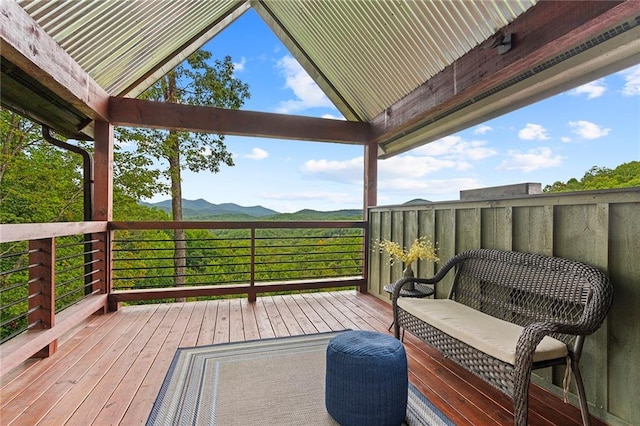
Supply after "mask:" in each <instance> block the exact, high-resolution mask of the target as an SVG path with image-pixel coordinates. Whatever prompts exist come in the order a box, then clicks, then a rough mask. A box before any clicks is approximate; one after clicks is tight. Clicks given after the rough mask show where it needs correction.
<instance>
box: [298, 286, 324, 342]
mask: <svg viewBox="0 0 640 426" xmlns="http://www.w3.org/2000/svg"><path fill="white" fill-rule="evenodd" d="M291 300H293V301H294V302H295V303H296V305H298V307H299V308H300V310H301V311H302V312H303V313H304V315H305V317H306V318H307V320H309V321H310V322H311V324H312V325H313V327H314V328H315V329H316V330H318V333H326V332H329V331H331V327H330V326H329V324H327V323H326V322H325V320H324V319H322V317H321V316H320V315H318V313H317V312H316V311H315V310H314V309H313V308H312V307H311V305H310V304H309V302H308V301H307V299H305V298H304V297H303V296H302V295H300V294H294V295H292V296H291Z"/></svg>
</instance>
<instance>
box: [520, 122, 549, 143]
mask: <svg viewBox="0 0 640 426" xmlns="http://www.w3.org/2000/svg"><path fill="white" fill-rule="evenodd" d="M518 137H519V138H520V139H522V140H525V141H534V140H537V141H542V140H545V139H549V135H548V134H547V129H545V128H544V127H543V126H541V125H540V124H532V123H527V125H526V126H524V128H523V129H520V131H519V132H518Z"/></svg>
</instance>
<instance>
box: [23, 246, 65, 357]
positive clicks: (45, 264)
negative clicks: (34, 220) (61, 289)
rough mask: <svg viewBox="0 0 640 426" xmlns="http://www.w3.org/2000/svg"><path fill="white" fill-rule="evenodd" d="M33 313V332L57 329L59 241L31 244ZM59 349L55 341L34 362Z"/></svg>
mask: <svg viewBox="0 0 640 426" xmlns="http://www.w3.org/2000/svg"><path fill="white" fill-rule="evenodd" d="M29 264H30V265H35V266H34V267H32V268H29V313H28V315H27V320H28V324H29V325H28V327H29V329H32V330H33V329H47V328H52V327H54V325H55V319H56V292H55V285H54V283H55V275H56V273H55V240H54V239H53V238H44V239H41V240H31V241H29ZM57 347H58V341H57V340H54V341H53V342H51V343H49V344H48V345H47V346H45V347H44V348H42V350H40V351H39V352H37V353H36V354H35V355H33V357H34V358H46V357H48V356H51V355H53V354H54V353H55V352H56V349H57Z"/></svg>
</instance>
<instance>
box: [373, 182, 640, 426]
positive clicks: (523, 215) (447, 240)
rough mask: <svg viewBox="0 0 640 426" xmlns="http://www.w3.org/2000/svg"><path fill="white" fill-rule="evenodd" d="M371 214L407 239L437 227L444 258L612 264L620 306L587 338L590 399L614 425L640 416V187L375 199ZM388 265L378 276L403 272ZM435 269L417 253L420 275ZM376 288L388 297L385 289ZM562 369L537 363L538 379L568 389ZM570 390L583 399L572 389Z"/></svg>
mask: <svg viewBox="0 0 640 426" xmlns="http://www.w3.org/2000/svg"><path fill="white" fill-rule="evenodd" d="M374 217H377V219H376V220H378V219H379V224H378V225H376V227H379V228H380V230H381V233H382V234H384V235H383V238H387V239H390V238H391V239H392V240H394V241H398V242H399V243H400V242H401V243H406V240H408V239H411V238H412V237H413V236H414V235H418V236H422V235H427V236H431V237H432V241H434V242H437V245H438V255H439V257H440V259H441V263H442V262H446V261H447V260H448V259H450V258H451V257H453V256H454V255H455V254H457V253H460V252H462V251H464V250H467V249H473V248H478V247H483V248H497V249H506V250H516V251H524V252H530V253H540V254H544V255H549V256H554V255H555V256H560V257H565V258H568V259H574V260H578V261H581V262H585V263H588V264H591V265H594V266H596V267H599V268H601V269H602V270H604V271H605V272H607V273H608V274H609V277H610V279H611V281H612V283H613V286H614V302H613V307H612V309H611V312H610V313H609V316H608V318H607V319H606V320H605V323H604V324H603V326H602V328H601V329H600V330H598V331H597V332H596V333H594V334H593V335H592V336H589V337H588V338H587V339H586V344H585V348H584V351H583V357H582V360H581V363H580V364H581V366H582V373H583V376H584V381H585V388H586V391H587V399H588V401H589V404H590V411H591V412H592V413H593V414H594V415H596V416H598V417H599V418H601V419H603V420H604V421H606V422H607V423H609V424H612V425H622V424H625V425H626V424H640V404H637V402H636V399H637V394H638V389H640V375H639V374H635V373H631V372H635V370H637V368H636V366H638V360H639V359H640V333H639V332H638V324H640V189H639V188H625V189H619V190H606V191H586V192H582V193H563V194H542V195H531V196H527V197H523V198H513V199H503V200H490V201H464V202H463V201H451V202H442V203H428V204H424V205H415V206H414V205H412V206H407V205H402V206H386V207H375V208H372V209H371V210H370V211H369V218H370V220H372V218H374ZM385 222H387V223H385ZM416 227H417V228H416ZM401 228H403V229H401ZM396 238H398V239H396ZM385 265H387V262H386V261H385V260H382V261H381V262H380V266H378V267H376V268H372V269H371V271H372V273H371V274H370V279H371V280H374V282H375V280H376V279H377V280H381V278H380V277H376V276H375V275H376V274H382V280H381V282H383V283H387V282H390V280H391V279H392V278H393V277H394V276H396V275H394V274H396V273H398V274H399V271H398V272H395V271H394V272H393V273H391V271H389V270H388V269H387V270H385V267H384V266H385ZM378 269H379V270H380V272H379V273H378V272H377V270H378ZM437 269H438V265H435V266H433V265H429V264H424V263H423V262H420V264H419V266H418V268H417V271H418V276H420V277H427V276H431V275H432V272H434V271H437ZM451 283H452V280H451V277H447V279H445V281H444V282H443V283H442V284H443V285H440V286H439V287H438V289H437V291H436V297H438V298H444V297H446V296H447V295H448V291H449V288H450V287H451ZM381 288H382V285H381V286H380V292H381V293H384V292H382V290H381ZM374 294H375V293H374ZM379 297H381V298H383V299H384V300H389V296H388V294H386V293H384V294H379ZM563 373H564V368H563V367H559V368H555V369H554V370H553V371H552V370H551V369H544V370H538V371H537V372H536V373H535V376H536V377H535V378H534V381H535V382H536V383H538V384H541V385H542V386H544V387H546V388H548V389H549V390H551V391H552V392H554V393H556V394H558V395H561V394H562V375H563ZM630 373H631V374H630ZM572 391H573V392H575V387H574V386H572ZM570 398H571V401H572V402H573V403H574V404H576V403H577V398H576V397H575V396H574V395H570Z"/></svg>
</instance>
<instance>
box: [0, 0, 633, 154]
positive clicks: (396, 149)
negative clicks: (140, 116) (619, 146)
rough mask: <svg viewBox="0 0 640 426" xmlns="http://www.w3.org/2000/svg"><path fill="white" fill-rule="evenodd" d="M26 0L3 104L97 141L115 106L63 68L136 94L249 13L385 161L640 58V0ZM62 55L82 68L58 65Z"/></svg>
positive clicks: (6, 51) (6, 21) (5, 15)
mask: <svg viewBox="0 0 640 426" xmlns="http://www.w3.org/2000/svg"><path fill="white" fill-rule="evenodd" d="M17 5H18V6H16V4H14V2H9V1H3V2H2V5H0V8H2V10H1V12H2V13H1V14H0V23H2V29H1V30H0V31H1V35H2V80H0V82H1V84H2V86H1V87H0V89H1V90H2V92H1V99H2V104H3V106H7V107H10V108H12V109H14V110H16V111H19V112H21V113H23V114H25V115H28V116H30V117H32V118H35V119H37V120H38V121H41V122H46V123H45V124H47V125H50V126H52V127H54V128H55V129H56V130H58V131H60V132H62V133H63V134H66V135H68V136H75V137H83V135H84V134H86V133H89V135H90V131H87V130H86V129H85V126H86V125H88V124H90V122H91V120H92V119H95V118H97V117H98V116H101V115H107V116H102V117H101V118H102V119H107V120H108V112H106V110H104V111H102V112H101V111H97V110H100V107H99V106H97V105H93V106H91V105H89V108H85V107H84V106H83V105H80V104H82V103H83V102H82V99H77V98H78V97H80V98H82V97H83V96H84V95H83V94H82V93H79V94H78V93H76V95H75V97H74V96H73V94H71V95H72V96H71V98H72V99H69V97H68V96H67V95H65V93H63V92H64V90H62V91H61V90H60V88H59V87H55V86H60V85H63V86H64V85H65V84H66V85H67V86H69V85H70V83H68V82H65V81H64V78H65V77H64V74H65V73H71V74H73V73H75V74H74V75H73V76H71V77H70V79H71V80H78V78H79V77H78V74H82V73H86V78H85V80H91V81H90V83H91V84H90V86H91V85H95V86H97V88H93V89H91V90H94V91H95V92H96V94H94V95H93V96H92V98H91V99H93V100H94V101H95V99H96V98H99V97H100V96H102V95H101V94H102V93H103V91H104V93H106V95H107V96H111V97H135V96H137V95H138V94H140V93H141V92H142V91H143V90H144V89H146V88H147V87H149V86H150V85H151V84H153V83H154V82H155V81H156V80H157V79H158V78H159V77H161V76H162V75H164V74H165V73H166V72H167V71H169V70H170V69H171V68H173V67H174V66H176V65H177V64H179V63H180V62H181V61H182V60H184V59H185V58H186V57H187V56H188V55H189V54H190V53H192V52H194V51H195V50H197V49H198V48H200V47H201V46H202V45H204V44H205V43H206V42H207V41H208V40H210V39H211V38H212V37H214V36H215V35H216V34H218V33H219V32H220V31H222V30H223V29H224V28H225V27H226V26H228V25H230V24H231V23H233V21H234V20H235V19H237V18H238V17H239V16H241V15H242V14H243V13H244V12H246V11H247V10H249V9H250V8H254V9H255V11H256V12H257V13H258V14H259V15H260V17H261V18H262V19H263V20H264V21H265V23H266V24H267V25H268V26H269V27H270V28H271V30H272V31H273V32H274V33H275V34H276V35H277V36H278V37H279V38H280V39H281V40H282V42H283V43H284V44H285V45H286V46H287V48H288V49H289V50H290V52H291V53H292V54H293V56H294V57H295V58H296V59H297V60H298V61H299V62H300V63H301V65H302V66H303V67H304V68H305V69H306V71H307V72H308V73H309V75H310V76H311V77H312V78H313V79H314V80H315V81H316V83H317V84H318V85H319V86H320V88H321V89H322V90H323V91H324V92H325V93H326V94H327V96H328V97H329V98H330V99H331V100H332V101H333V102H334V104H335V105H336V107H337V108H338V109H339V110H340V111H341V112H342V114H343V115H344V116H345V117H346V118H347V119H348V120H351V121H359V122H364V123H368V125H369V131H368V135H369V136H368V137H369V138H370V140H371V141H374V142H376V143H377V144H378V156H379V157H388V156H392V155H395V154H397V153H400V152H403V151H406V150H407V149H410V148H413V147H415V146H419V145H422V144H424V143H428V142H430V141H432V140H435V139H437V138H439V137H442V136H444V135H447V134H450V133H453V132H455V131H458V130H461V129H464V128H466V127H469V126H472V125H475V124H478V123H480V122H482V121H485V120H487V119H490V118H493V117H495V116H497V115H499V114H503V113H505V112H508V111H511V110H514V109H516V108H519V107H521V106H523V105H526V104H529V103H531V102H535V101H537V100H539V99H542V98H544V97H547V96H550V95H552V94H555V93H558V92H560V91H563V90H567V89H568V88H570V87H574V86H577V85H579V84H582V83H585V82H587V81H589V80H592V79H594V78H597V77H599V76H602V75H606V74H608V73H611V72H614V71H617V70H620V69H623V68H625V67H628V66H630V65H634V64H637V63H639V62H640V2H638V1H584V2H578V1H541V2H537V1H536V0H493V1H489V0H478V1H436V0H424V1H418V0H411V1H391V0H389V1H356V0H322V1H304V0H300V1H295V0H290V1H282V0H262V1H254V0H251V1H235V0H215V1H212V0H207V1H203V0H173V1H123V0H105V1H75V0H69V1H44V0H20V1H18V2H17ZM17 33H22V34H17ZM44 38H48V40H45V39H44ZM509 38H510V40H511V41H510V43H509ZM47 49H48V50H54V51H56V50H59V49H61V50H62V52H61V55H59V54H58V52H57V51H56V52H55V54H51V53H50V52H49V53H46V52H44V51H45V50H47ZM42 53H46V55H48V56H47V58H46V59H45V60H43V54H42ZM60 57H64V58H69V60H68V62H69V63H73V66H71V65H69V64H67V63H60V62H61V61H60V59H59V58H60ZM56 58H58V59H56ZM47 67H49V68H50V69H47ZM74 67H77V69H78V70H79V71H78V72H76V71H74V69H75V68H74ZM69 68H72V70H71V71H69ZM82 78H84V77H80V79H81V80H82ZM85 80H82V81H85ZM76 83H77V81H76ZM76 83H74V84H76ZM67 89H69V87H67ZM73 90H76V91H79V92H82V89H73V88H71V91H73ZM98 95H100V96H98ZM87 100H88V98H85V102H84V103H85V104H90V103H91V102H88V101H87ZM83 129H84V130H83ZM89 129H90V126H89Z"/></svg>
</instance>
